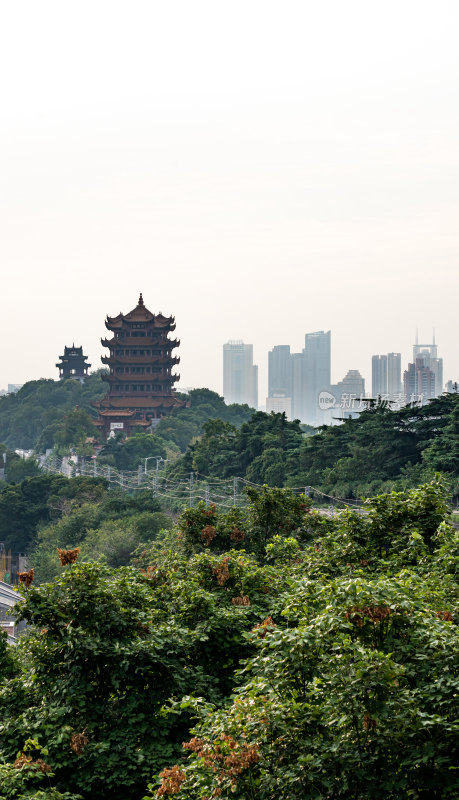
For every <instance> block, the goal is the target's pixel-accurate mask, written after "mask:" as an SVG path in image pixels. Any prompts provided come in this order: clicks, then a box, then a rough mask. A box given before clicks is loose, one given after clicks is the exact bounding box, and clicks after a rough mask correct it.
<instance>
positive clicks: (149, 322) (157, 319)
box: [105, 314, 176, 331]
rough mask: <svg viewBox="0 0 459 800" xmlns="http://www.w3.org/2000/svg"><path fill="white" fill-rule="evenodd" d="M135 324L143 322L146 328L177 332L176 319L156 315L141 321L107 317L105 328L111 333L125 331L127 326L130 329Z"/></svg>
mask: <svg viewBox="0 0 459 800" xmlns="http://www.w3.org/2000/svg"><path fill="white" fill-rule="evenodd" d="M133 322H141V323H145V327H146V329H147V330H148V328H153V329H158V328H159V329H161V330H165V329H167V330H171V331H173V330H175V328H176V325H175V319H174V317H163V316H162V315H154V314H152V315H151V317H148V318H146V317H143V318H141V319H137V318H129V317H124V316H121V317H107V318H106V320H105V327H106V328H107V329H108V330H109V331H116V330H118V329H120V330H121V329H123V328H125V327H126V326H127V327H129V325H130V324H132V323H133Z"/></svg>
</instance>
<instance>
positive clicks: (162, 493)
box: [41, 456, 362, 509]
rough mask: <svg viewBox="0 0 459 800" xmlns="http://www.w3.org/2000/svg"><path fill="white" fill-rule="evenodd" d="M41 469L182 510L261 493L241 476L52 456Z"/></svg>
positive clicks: (230, 503)
mask: <svg viewBox="0 0 459 800" xmlns="http://www.w3.org/2000/svg"><path fill="white" fill-rule="evenodd" d="M41 466H42V469H43V470H45V471H47V472H53V473H60V474H64V475H66V476H68V477H75V476H77V475H83V476H87V477H100V478H104V479H105V480H107V481H108V483H109V485H111V486H117V487H119V488H120V489H122V490H124V491H130V492H137V491H145V490H152V491H153V494H154V495H155V496H158V497H161V498H164V499H166V500H169V501H172V502H175V503H178V504H180V505H183V506H187V505H190V504H191V505H194V504H195V503H197V502H201V501H202V502H205V503H207V504H209V503H211V504H215V505H217V506H221V507H225V508H234V507H235V506H241V505H246V504H247V502H248V499H247V498H246V497H245V495H244V493H243V492H241V489H243V488H244V487H245V486H248V487H251V488H253V489H258V490H259V489H262V488H263V485H262V484H258V483H255V482H253V481H249V480H248V479H247V478H244V477H242V476H240V475H238V476H232V477H228V478H217V477H214V476H206V475H202V474H201V473H200V472H192V473H190V475H189V476H188V477H183V478H177V477H175V478H174V477H169V476H167V475H164V474H161V473H159V474H158V473H157V472H156V470H155V471H153V470H151V471H149V472H144V471H143V470H141V469H138V470H135V471H128V470H118V469H116V468H115V467H111V466H108V465H106V464H97V465H96V464H95V462H94V461H90V462H87V461H84V460H83V461H81V462H79V463H75V462H74V461H72V460H70V459H68V458H67V459H65V458H61V457H59V456H51V457H49V458H48V459H46V460H44V461H43V463H42V465H41ZM287 488H288V489H289V490H290V491H292V492H294V493H300V494H305V493H307V494H312V495H317V496H318V497H322V498H324V499H326V500H329V501H331V503H333V504H340V505H343V506H344V507H345V508H346V507H347V508H349V507H354V508H356V509H358V508H360V507H361V506H362V504H361V502H360V501H359V500H357V499H355V498H343V497H336V496H334V495H330V494H327V493H326V492H323V491H322V490H321V489H318V488H317V487H315V486H306V487H305V486H296V487H287Z"/></svg>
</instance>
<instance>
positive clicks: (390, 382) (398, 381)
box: [387, 353, 402, 397]
mask: <svg viewBox="0 0 459 800" xmlns="http://www.w3.org/2000/svg"><path fill="white" fill-rule="evenodd" d="M401 391H402V356H401V353H388V354H387V393H388V395H389V396H390V397H393V396H394V395H400V394H401Z"/></svg>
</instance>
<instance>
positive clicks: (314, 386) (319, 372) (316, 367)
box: [302, 331, 331, 425]
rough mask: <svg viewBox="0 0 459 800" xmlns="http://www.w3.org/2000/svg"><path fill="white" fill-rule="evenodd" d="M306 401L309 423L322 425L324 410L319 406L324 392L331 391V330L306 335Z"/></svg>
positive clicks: (304, 381) (306, 415) (306, 414)
mask: <svg viewBox="0 0 459 800" xmlns="http://www.w3.org/2000/svg"><path fill="white" fill-rule="evenodd" d="M303 355H304V378H303V386H304V395H305V396H304V401H305V408H304V411H305V419H304V420H302V421H303V422H306V423H308V425H322V424H323V422H324V416H323V412H322V410H321V408H320V406H319V397H320V394H321V393H322V392H328V391H330V383H331V332H330V331H316V332H315V333H307V334H306V336H305V337H304V350H303Z"/></svg>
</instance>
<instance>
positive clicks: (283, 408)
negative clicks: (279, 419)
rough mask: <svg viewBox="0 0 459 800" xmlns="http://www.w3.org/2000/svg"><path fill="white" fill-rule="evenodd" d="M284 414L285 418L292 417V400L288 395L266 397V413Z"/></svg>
mask: <svg viewBox="0 0 459 800" xmlns="http://www.w3.org/2000/svg"><path fill="white" fill-rule="evenodd" d="M271 412H274V414H285V416H286V417H287V419H292V401H291V399H290V397H267V398H266V413H267V414H271Z"/></svg>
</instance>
